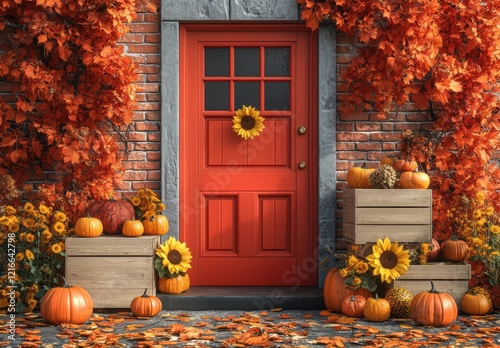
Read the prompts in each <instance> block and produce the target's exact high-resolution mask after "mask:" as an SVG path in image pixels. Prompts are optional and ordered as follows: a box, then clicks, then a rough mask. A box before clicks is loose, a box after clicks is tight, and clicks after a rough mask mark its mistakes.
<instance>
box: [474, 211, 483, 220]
mask: <svg viewBox="0 0 500 348" xmlns="http://www.w3.org/2000/svg"><path fill="white" fill-rule="evenodd" d="M482 215H483V212H482V211H481V209H476V210H474V212H473V213H472V217H473V218H474V219H476V220H477V219H479V218H480V217H481V216H482Z"/></svg>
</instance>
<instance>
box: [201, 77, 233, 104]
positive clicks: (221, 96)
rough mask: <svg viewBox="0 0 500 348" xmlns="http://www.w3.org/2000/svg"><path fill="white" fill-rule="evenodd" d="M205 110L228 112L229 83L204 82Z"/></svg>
mask: <svg viewBox="0 0 500 348" xmlns="http://www.w3.org/2000/svg"><path fill="white" fill-rule="evenodd" d="M205 110H229V82H227V81H225V82H207V81H206V82H205Z"/></svg>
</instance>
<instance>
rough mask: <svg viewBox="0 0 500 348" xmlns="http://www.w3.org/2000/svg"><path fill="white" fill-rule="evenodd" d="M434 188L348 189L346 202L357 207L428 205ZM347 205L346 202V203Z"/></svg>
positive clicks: (345, 195)
mask: <svg viewBox="0 0 500 348" xmlns="http://www.w3.org/2000/svg"><path fill="white" fill-rule="evenodd" d="M431 192H432V190H410V189H387V190H383V189H346V190H344V196H343V198H344V202H352V203H351V204H355V205H356V206H357V207H428V206H429V197H430V195H431V194H432V193H431ZM344 205H345V204H344Z"/></svg>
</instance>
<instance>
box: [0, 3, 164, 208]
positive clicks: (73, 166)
mask: <svg viewBox="0 0 500 348" xmlns="http://www.w3.org/2000/svg"><path fill="white" fill-rule="evenodd" d="M143 4H144V3H143ZM135 6H136V3H135V0H114V1H112V2H110V1H107V0H95V1H85V0H68V1H60V0H41V1H40V0H37V1H34V0H16V1H3V2H0V84H1V86H2V91H4V92H8V93H7V94H2V95H0V134H2V138H1V140H0V174H5V173H10V174H12V175H14V177H15V179H16V182H17V183H18V184H19V186H20V185H21V183H22V182H24V181H26V180H27V179H28V178H30V177H31V178H33V177H35V178H37V179H40V176H37V174H42V173H45V174H46V173H49V174H50V175H49V177H48V179H47V178H46V177H44V176H42V177H43V178H45V179H44V180H45V182H44V184H43V185H40V186H39V187H37V189H38V192H39V193H40V194H41V196H42V197H43V199H44V200H45V201H46V203H50V204H52V205H58V206H59V207H60V208H62V209H64V210H65V211H81V210H83V209H84V207H85V205H86V202H87V201H88V200H89V199H92V198H93V199H106V198H109V196H110V195H111V194H112V192H113V188H114V187H116V185H117V184H118V183H119V182H120V181H121V172H122V165H121V161H122V158H120V156H119V155H118V153H119V149H120V147H119V143H118V142H117V140H116V138H120V136H116V133H114V130H116V131H118V132H120V133H121V136H122V137H123V134H122V133H126V130H127V125H129V124H130V122H131V120H132V114H133V110H134V106H135V86H134V82H135V81H136V78H137V75H136V72H135V64H134V62H133V61H132V59H131V58H130V57H127V56H125V55H124V48H123V47H122V46H120V45H118V44H117V41H118V39H119V38H120V37H121V36H122V35H124V34H125V33H126V32H127V30H128V27H127V23H129V22H131V21H132V19H133V18H134V16H135V14H136V13H135V11H136V9H135ZM144 7H145V8H146V7H149V8H148V10H150V11H155V8H154V7H152V5H149V4H148V2H145V4H144ZM113 134H115V136H114V135H113ZM122 140H123V138H122Z"/></svg>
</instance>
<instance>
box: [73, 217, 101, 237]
mask: <svg viewBox="0 0 500 348" xmlns="http://www.w3.org/2000/svg"><path fill="white" fill-rule="evenodd" d="M102 231H103V226H102V222H101V220H99V219H98V218H94V217H90V216H87V217H82V218H79V219H78V220H77V221H76V225H75V234H76V235H77V236H79V237H89V238H92V237H99V236H100V235H101V234H102Z"/></svg>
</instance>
